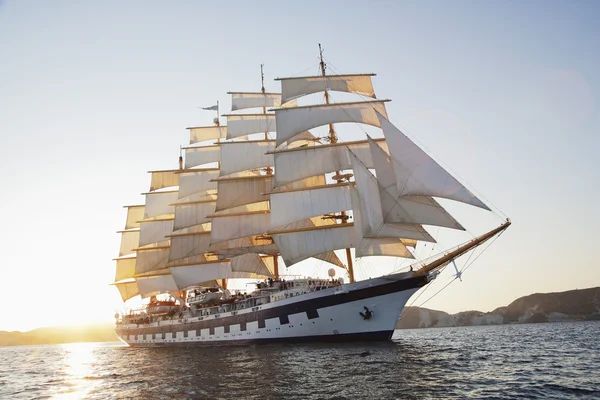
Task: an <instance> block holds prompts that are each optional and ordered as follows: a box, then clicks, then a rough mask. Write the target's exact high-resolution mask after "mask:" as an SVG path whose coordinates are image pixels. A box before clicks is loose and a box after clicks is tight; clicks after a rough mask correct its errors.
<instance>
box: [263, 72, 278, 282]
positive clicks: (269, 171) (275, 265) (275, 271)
mask: <svg viewBox="0 0 600 400" xmlns="http://www.w3.org/2000/svg"><path fill="white" fill-rule="evenodd" d="M263 66H264V64H260V82H261V85H260V92H261V93H262V94H265V93H266V90H265V74H264V71H263ZM262 109H263V115H267V107H266V106H263V108H262ZM268 139H269V132H265V140H268ZM265 172H266V174H267V175H273V168H271V167H267V168H266V169H265ZM278 257H279V256H278V255H274V256H273V278H275V279H279V264H278V263H277V258H278Z"/></svg>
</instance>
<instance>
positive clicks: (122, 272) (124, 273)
mask: <svg viewBox="0 0 600 400" xmlns="http://www.w3.org/2000/svg"><path fill="white" fill-rule="evenodd" d="M115 261H116V262H117V269H116V272H115V282H118V281H122V280H124V279H128V278H133V276H134V275H135V261H136V258H135V257H124V258H117V259H115Z"/></svg>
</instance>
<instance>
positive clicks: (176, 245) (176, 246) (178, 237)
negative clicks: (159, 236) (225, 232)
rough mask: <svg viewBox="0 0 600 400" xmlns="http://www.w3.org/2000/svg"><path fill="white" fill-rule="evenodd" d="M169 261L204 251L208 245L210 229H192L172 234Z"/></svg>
mask: <svg viewBox="0 0 600 400" xmlns="http://www.w3.org/2000/svg"><path fill="white" fill-rule="evenodd" d="M170 238H171V251H170V253H169V262H172V261H175V260H181V259H184V258H187V257H192V256H198V255H202V254H204V253H206V252H207V251H208V247H209V245H210V231H192V232H188V233H177V234H175V233H174V234H172V235H171V236H170Z"/></svg>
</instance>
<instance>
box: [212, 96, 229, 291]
mask: <svg viewBox="0 0 600 400" xmlns="http://www.w3.org/2000/svg"><path fill="white" fill-rule="evenodd" d="M220 115H221V112H220V110H219V101H218V100H217V117H216V118H215V119H214V120H213V122H214V123H215V125H216V126H221V121H220V119H219V116H220ZM217 143H221V135H219V137H218V138H217ZM217 168H219V169H221V161H217ZM221 287H222V288H223V289H227V279H225V278H223V279H221Z"/></svg>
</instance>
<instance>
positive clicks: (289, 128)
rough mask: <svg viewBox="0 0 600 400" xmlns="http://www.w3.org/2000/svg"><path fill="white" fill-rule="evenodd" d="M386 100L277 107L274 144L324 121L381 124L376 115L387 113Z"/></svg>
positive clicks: (324, 122) (325, 123)
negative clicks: (275, 141)
mask: <svg viewBox="0 0 600 400" xmlns="http://www.w3.org/2000/svg"><path fill="white" fill-rule="evenodd" d="M386 101H389V100H374V101H361V102H353V103H336V104H324V105H313V106H302V107H294V108H278V109H276V110H275V115H276V116H277V124H278V129H277V146H279V145H281V144H282V143H284V142H287V141H288V140H289V139H291V138H292V137H294V136H296V135H297V134H299V133H301V132H303V131H306V130H308V129H312V128H316V127H318V126H323V125H327V124H333V123H338V122H357V123H362V124H367V125H373V126H376V127H380V121H379V119H378V117H377V114H381V115H385V116H387V113H386V111H385V104H384V103H385V102H386Z"/></svg>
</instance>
